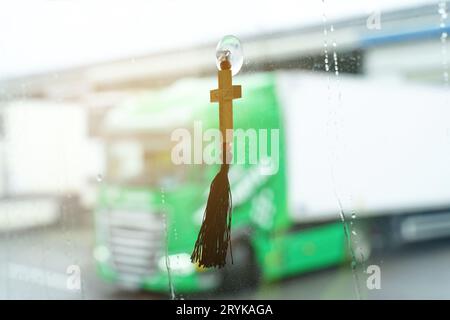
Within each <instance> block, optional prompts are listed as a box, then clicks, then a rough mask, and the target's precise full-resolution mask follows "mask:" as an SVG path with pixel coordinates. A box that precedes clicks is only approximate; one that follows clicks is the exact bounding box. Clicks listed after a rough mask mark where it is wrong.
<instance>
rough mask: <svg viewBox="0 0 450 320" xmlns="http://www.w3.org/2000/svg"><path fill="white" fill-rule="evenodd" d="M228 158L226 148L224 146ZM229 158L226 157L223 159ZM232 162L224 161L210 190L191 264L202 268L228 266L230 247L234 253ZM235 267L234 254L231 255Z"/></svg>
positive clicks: (224, 153)
mask: <svg viewBox="0 0 450 320" xmlns="http://www.w3.org/2000/svg"><path fill="white" fill-rule="evenodd" d="M222 154H223V155H226V154H227V152H226V144H224V145H223V152H222ZM223 158H225V157H223ZM228 163H229V162H228V161H226V159H224V161H223V163H222V165H221V167H220V171H219V173H217V175H216V176H215V178H214V180H213V181H212V183H211V187H210V190H209V196H208V202H207V204H206V209H205V213H204V215H203V222H202V226H201V228H200V232H199V234H198V238H197V241H196V242H195V247H194V251H193V252H192V255H191V261H192V262H193V263H196V262H197V263H198V265H199V266H200V267H206V268H209V267H218V268H222V267H223V266H225V263H226V257H227V251H228V246H229V247H230V253H231V209H232V200H231V191H230V182H229V181H228V169H229V164H228ZM231 263H233V254H232V253H231Z"/></svg>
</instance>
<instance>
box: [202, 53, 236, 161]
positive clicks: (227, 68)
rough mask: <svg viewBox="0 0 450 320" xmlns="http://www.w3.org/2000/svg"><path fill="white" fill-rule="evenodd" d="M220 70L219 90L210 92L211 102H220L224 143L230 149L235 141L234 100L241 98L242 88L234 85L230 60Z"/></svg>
mask: <svg viewBox="0 0 450 320" xmlns="http://www.w3.org/2000/svg"><path fill="white" fill-rule="evenodd" d="M220 69H221V70H219V72H218V74H217V75H218V82H219V88H218V89H214V90H211V91H210V101H211V102H219V123H220V132H221V134H222V143H224V144H227V145H228V147H229V144H230V143H231V142H232V141H233V99H239V98H241V96H242V91H241V90H242V89H241V86H236V85H233V82H232V76H231V64H230V62H229V61H228V60H224V61H222V62H221V63H220ZM227 158H228V157H227ZM227 163H228V161H227Z"/></svg>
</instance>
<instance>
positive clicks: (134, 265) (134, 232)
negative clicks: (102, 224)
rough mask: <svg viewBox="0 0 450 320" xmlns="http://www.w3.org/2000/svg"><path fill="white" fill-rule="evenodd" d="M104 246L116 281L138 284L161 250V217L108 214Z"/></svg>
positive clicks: (154, 265) (153, 268) (150, 271)
mask: <svg viewBox="0 0 450 320" xmlns="http://www.w3.org/2000/svg"><path fill="white" fill-rule="evenodd" d="M108 225H109V228H108V235H107V237H108V239H107V243H108V247H109V250H110V252H111V261H112V264H113V267H114V269H115V270H116V271H117V273H118V275H119V281H120V282H122V283H125V284H135V285H138V284H139V283H140V282H141V281H142V279H143V278H145V277H148V276H151V275H152V274H154V273H155V272H156V271H157V268H158V259H159V258H160V257H161V256H162V255H163V253H164V220H163V216H162V215H160V214H158V215H157V214H152V213H148V212H126V211H125V212H119V211H113V212H110V213H109V214H108Z"/></svg>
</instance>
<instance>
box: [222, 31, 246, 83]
mask: <svg viewBox="0 0 450 320" xmlns="http://www.w3.org/2000/svg"><path fill="white" fill-rule="evenodd" d="M224 60H228V61H229V62H230V64H231V73H232V74H233V76H234V75H236V74H237V73H238V72H239V70H241V68H242V64H243V63H244V52H243V50H242V45H241V42H240V41H239V39H238V38H236V37H235V36H232V35H228V36H225V37H223V38H222V40H220V41H219V43H218V44H217V47H216V65H217V69H219V70H220V63H221V62H222V61H224Z"/></svg>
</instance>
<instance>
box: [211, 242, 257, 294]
mask: <svg viewBox="0 0 450 320" xmlns="http://www.w3.org/2000/svg"><path fill="white" fill-rule="evenodd" d="M232 252H233V264H231V259H228V261H227V265H226V266H225V267H224V268H223V269H222V270H221V284H220V288H219V291H222V292H230V291H236V290H241V289H244V288H245V289H249V288H255V287H257V286H258V284H259V280H260V272H259V267H258V264H257V263H256V259H255V254H254V251H253V247H252V245H251V243H250V241H249V240H248V239H238V240H236V241H233V242H232Z"/></svg>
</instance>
